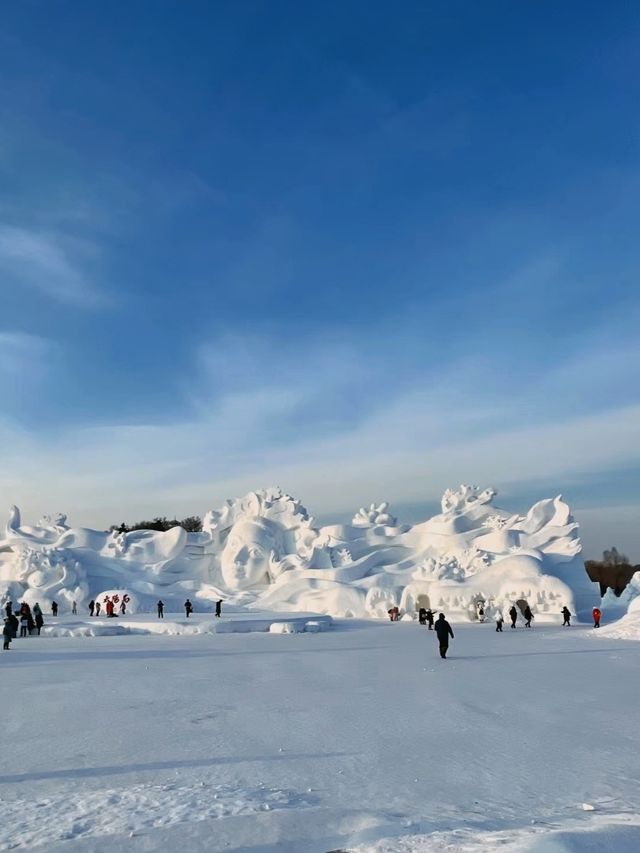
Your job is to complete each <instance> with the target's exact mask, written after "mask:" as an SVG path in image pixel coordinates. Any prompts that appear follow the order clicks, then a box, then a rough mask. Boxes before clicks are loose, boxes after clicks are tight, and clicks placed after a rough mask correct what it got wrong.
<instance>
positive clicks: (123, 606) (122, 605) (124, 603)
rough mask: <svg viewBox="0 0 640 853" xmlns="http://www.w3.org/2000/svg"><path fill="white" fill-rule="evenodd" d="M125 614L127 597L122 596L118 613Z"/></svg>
mask: <svg viewBox="0 0 640 853" xmlns="http://www.w3.org/2000/svg"><path fill="white" fill-rule="evenodd" d="M126 612H127V597H126V595H123V596H122V601H121V602H120V613H121V614H122V615H123V616H125V615H126Z"/></svg>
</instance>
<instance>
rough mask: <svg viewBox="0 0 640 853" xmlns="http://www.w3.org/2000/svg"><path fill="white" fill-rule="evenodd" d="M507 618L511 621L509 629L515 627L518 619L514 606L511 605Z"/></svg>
mask: <svg viewBox="0 0 640 853" xmlns="http://www.w3.org/2000/svg"><path fill="white" fill-rule="evenodd" d="M509 618H510V619H511V627H512V628H515V627H516V619H517V618H518V611H517V610H516V606H515V604H512V605H511V609H510V610H509Z"/></svg>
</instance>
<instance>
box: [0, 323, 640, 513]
mask: <svg viewBox="0 0 640 853" xmlns="http://www.w3.org/2000/svg"><path fill="white" fill-rule="evenodd" d="M242 352H244V355H243V359H244V363H243V364H242V366H240V362H241V361H242V359H241V358H240V353H242ZM322 354H323V349H322V347H321V346H319V347H317V348H316V349H314V350H313V351H310V352H308V353H306V354H305V355H304V356H302V355H300V356H299V358H298V359H297V360H296V359H295V358H293V357H292V352H291V351H289V350H288V349H287V347H286V346H283V348H279V349H278V350H273V351H272V352H271V354H269V353H268V352H267V351H266V350H265V349H264V348H263V347H261V346H258V347H257V348H254V347H253V344H252V343H250V342H247V341H244V342H242V339H240V340H238V341H236V342H235V343H232V342H231V341H230V340H226V341H224V342H221V343H220V344H219V345H218V346H217V347H211V346H208V347H206V348H204V349H203V350H202V352H201V356H200V359H201V365H202V363H203V362H204V364H205V366H206V367H205V368H202V369H201V371H200V374H199V387H200V390H201V394H202V405H201V406H200V407H199V408H198V409H197V410H195V411H194V412H193V413H192V414H191V415H190V416H189V417H187V418H185V419H184V420H181V421H178V422H173V423H164V424H148V425H141V426H128V425H126V424H124V425H123V424H120V425H115V424H112V425H104V426H99V427H89V426H84V427H83V426H78V427H77V428H72V429H70V430H66V431H65V432H60V431H59V430H55V429H51V430H50V431H49V432H44V433H41V434H40V435H39V436H36V435H35V434H31V433H27V432H26V431H24V430H18V429H17V428H16V427H15V425H11V424H8V423H4V425H2V424H0V448H2V450H0V457H1V458H0V495H1V497H2V498H3V500H4V501H5V502H8V503H11V502H14V501H17V502H18V503H23V504H24V505H25V508H26V509H27V510H28V511H33V512H34V513H36V512H42V511H45V510H53V509H64V510H68V511H69V512H70V513H71V516H72V518H73V519H74V520H75V521H77V522H78V521H80V522H86V523H90V524H105V525H106V524H108V523H111V522H113V521H119V520H121V516H122V518H134V517H138V516H141V515H149V514H154V513H174V512H176V513H185V514H186V513H189V512H203V511H205V510H206V509H207V508H209V507H211V506H214V505H217V504H218V503H220V502H221V501H222V500H224V498H226V497H229V496H231V495H235V494H239V493H242V492H244V491H246V490H247V489H250V488H256V487H260V486H264V485H268V484H271V483H278V484H280V485H281V486H283V488H286V489H288V490H290V491H293V492H294V493H296V494H297V495H298V496H299V497H300V498H301V499H302V500H303V501H304V502H305V503H307V505H308V506H309V508H310V510H311V511H312V512H315V513H321V514H323V515H325V516H327V515H330V514H336V515H337V514H343V513H344V512H346V511H348V510H350V509H352V508H354V507H357V506H358V505H360V504H361V503H362V501H366V500H373V499H390V500H392V501H394V502H396V503H402V502H413V503H416V502H425V503H428V502H432V501H434V500H437V499H438V497H439V496H440V494H441V492H442V490H443V489H444V488H446V487H447V486H449V485H455V484H457V483H458V482H462V481H472V482H477V483H480V484H492V485H495V486H497V487H498V488H505V489H507V490H510V491H513V489H514V488H515V487H516V486H518V487H520V486H521V485H522V484H523V483H530V484H533V486H534V487H535V490H536V492H537V493H538V494H539V496H540V497H543V496H545V493H546V490H547V489H548V488H553V489H554V490H557V488H558V483H560V484H566V486H567V489H568V490H569V491H570V486H571V483H572V482H575V481H576V480H577V479H579V478H580V477H583V476H584V475H585V474H587V473H589V472H594V471H602V470H613V469H616V468H623V467H625V466H629V465H637V466H640V448H639V446H638V442H637V428H638V424H639V423H640V405H639V404H638V403H633V404H632V403H630V402H629V401H628V402H627V403H626V404H625V403H619V402H618V403H611V404H609V405H607V406H602V407H601V408H600V409H598V410H597V411H594V410H592V411H590V412H587V413H585V412H584V411H582V412H581V413H575V412H573V411H572V404H574V403H575V402H576V399H577V398H576V397H575V396H574V397H572V398H571V399H570V400H569V405H567V404H566V401H564V400H563V396H567V392H568V389H570V390H571V393H572V394H573V395H577V396H578V398H580V399H582V400H583V402H584V399H585V397H584V395H585V394H587V393H588V391H589V388H588V384H589V376H588V375H587V374H586V373H585V370H584V368H585V366H586V367H588V366H589V364H591V359H592V358H593V355H592V353H591V352H590V351H585V352H584V353H583V354H582V356H581V355H580V354H579V353H576V354H575V357H574V359H573V360H572V361H571V362H567V363H563V364H562V365H560V366H559V367H558V368H557V369H556V370H555V371H553V370H552V371H547V373H546V374H545V375H544V376H541V377H540V378H539V379H538V380H537V381H535V382H534V381H530V382H527V383H524V384H523V385H522V386H520V387H518V386H514V385H512V384H511V383H508V384H507V385H506V387H505V388H503V389H502V390H501V391H496V390H495V389H494V390H493V391H491V392H489V391H487V390H486V389H483V387H482V383H481V382H480V381H479V378H478V375H477V374H476V373H475V372H474V370H473V367H472V365H469V364H468V363H467V362H458V363H451V364H449V365H448V366H447V367H446V369H445V368H444V367H443V369H442V370H441V372H440V375H439V380H438V381H437V382H435V381H433V380H420V379H419V378H416V379H414V382H413V384H412V385H411V387H407V386H406V384H405V385H404V386H403V387H402V388H400V389H398V387H397V384H396V383H395V382H394V381H393V365H388V374H387V375H384V373H382V372H381V371H380V369H379V367H378V366H377V364H374V365H369V366H367V365H364V366H363V365H362V364H361V363H360V362H359V361H358V358H357V354H356V353H355V352H353V351H349V349H348V348H347V347H344V348H343V349H342V350H341V351H340V357H339V358H336V359H335V360H334V359H332V358H331V357H330V358H328V359H327V363H326V365H323V360H322ZM236 357H237V358H236ZM257 361H261V362H262V364H261V366H260V367H258V365H257ZM232 363H234V364H235V367H236V373H235V375H233V376H231V375H230V372H231V364H232ZM625 363H626V364H627V365H628V366H629V367H633V368H634V369H635V365H634V364H630V357H629V353H628V352H627V351H626V350H624V349H621V350H619V352H618V354H617V358H613V355H612V353H610V360H609V362H608V364H609V366H610V367H611V368H612V369H616V367H619V366H622V365H624V364H625ZM345 365H348V367H349V370H345V369H344V366H345ZM352 365H355V369H354V370H353V375H354V376H355V377H356V385H362V384H363V383H365V384H367V386H368V392H367V394H366V395H365V396H364V397H363V398H360V397H358V393H360V394H361V393H362V389H361V388H360V389H357V388H356V389H355V390H354V388H353V387H352V386H351V385H350V381H351V372H352ZM280 366H281V368H282V369H281V370H279V369H278V368H279V367H280ZM341 366H342V370H341ZM223 373H226V377H227V381H226V382H224V383H221V385H220V384H216V383H215V378H216V377H217V376H219V375H220V374H223ZM345 377H346V378H345ZM207 382H209V383H213V384H216V391H215V393H212V391H211V388H209V387H208V385H207ZM596 382H597V383H598V385H599V384H600V383H605V382H606V375H600V374H596ZM591 390H592V391H595V396H596V397H597V393H598V388H595V389H591ZM361 399H364V401H365V403H366V405H360V400H361ZM583 408H584V407H583ZM536 410H537V411H536ZM530 413H535V417H533V416H530ZM350 415H351V416H350ZM7 448H11V452H10V453H9V452H6V449H7ZM549 484H553V486H552V487H551V486H550V485H549ZM561 487H562V488H563V490H564V487H563V486H561Z"/></svg>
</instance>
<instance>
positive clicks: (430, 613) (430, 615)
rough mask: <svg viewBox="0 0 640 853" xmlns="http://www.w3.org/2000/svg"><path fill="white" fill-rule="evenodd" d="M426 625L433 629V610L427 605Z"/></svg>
mask: <svg viewBox="0 0 640 853" xmlns="http://www.w3.org/2000/svg"><path fill="white" fill-rule="evenodd" d="M427 625H428V626H429V630H430V631H433V610H431V608H430V607H427Z"/></svg>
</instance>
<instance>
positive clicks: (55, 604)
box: [51, 601, 58, 616]
mask: <svg viewBox="0 0 640 853" xmlns="http://www.w3.org/2000/svg"><path fill="white" fill-rule="evenodd" d="M51 615H52V616H57V615H58V602H57V601H52V602H51Z"/></svg>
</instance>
